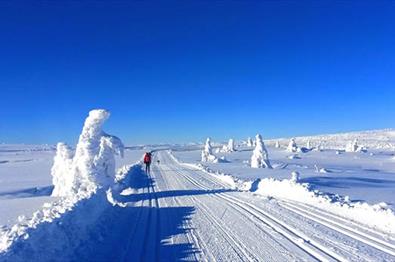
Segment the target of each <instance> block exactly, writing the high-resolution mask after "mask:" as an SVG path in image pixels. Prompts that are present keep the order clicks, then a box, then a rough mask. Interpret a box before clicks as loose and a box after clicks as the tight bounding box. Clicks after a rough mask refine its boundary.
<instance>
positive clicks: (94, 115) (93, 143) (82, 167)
mask: <svg viewBox="0 0 395 262" xmlns="http://www.w3.org/2000/svg"><path fill="white" fill-rule="evenodd" d="M109 116H110V113H109V112H108V111H106V110H102V109H98V110H92V111H91V112H90V113H89V116H88V117H87V119H86V120H85V124H84V127H83V130H82V133H81V135H80V137H79V141H78V144H77V147H76V151H75V154H74V155H73V153H72V151H71V149H70V148H69V147H68V146H67V145H65V144H64V143H59V144H58V146H57V153H56V156H55V158H54V165H53V167H52V170H51V173H52V176H53V184H54V190H53V193H52V196H57V197H61V198H60V199H59V200H57V201H55V202H53V203H47V204H44V206H43V208H42V209H41V210H39V211H37V212H35V213H34V214H33V216H32V217H31V218H29V219H26V218H23V217H21V218H20V219H19V223H17V224H16V225H14V226H12V227H11V228H1V229H0V254H1V253H4V252H6V251H7V250H8V249H9V248H10V247H11V245H13V243H15V242H18V240H25V239H28V238H29V237H30V235H31V232H32V231H35V230H43V236H42V237H46V236H45V235H46V234H48V235H49V234H50V233H51V232H50V231H48V230H49V229H50V228H52V227H56V225H54V226H51V224H52V223H53V222H55V221H57V222H58V223H63V222H62V221H61V220H62V219H63V218H62V217H63V216H65V215H66V214H68V213H69V212H71V211H72V210H74V209H75V207H76V206H80V205H83V204H82V203H80V202H81V201H82V202H84V203H85V202H86V201H87V200H88V199H90V198H92V196H95V193H99V194H98V195H100V196H95V199H96V201H98V202H100V204H97V205H95V204H94V203H92V204H89V205H91V206H92V208H90V210H89V211H88V212H87V213H86V214H81V216H74V219H76V220H78V221H74V223H76V227H78V228H79V230H84V226H83V225H85V224H86V222H85V219H88V220H89V218H90V217H92V216H95V214H97V213H100V210H101V209H102V208H103V206H105V205H103V204H102V202H103V201H104V202H106V203H107V200H106V197H105V196H106V194H105V192H106V191H108V190H109V188H110V191H111V189H112V188H116V185H117V184H114V183H115V182H116V181H115V157H114V155H115V154H120V155H121V156H122V155H123V144H122V142H121V140H120V139H119V138H117V137H115V136H110V135H108V134H106V133H105V132H104V131H102V125H103V124H104V122H105V121H106V120H107V119H108V117H109ZM121 180H122V179H121ZM119 181H120V180H118V181H117V182H118V184H119ZM100 192H101V193H100ZM88 202H89V201H88ZM79 220H81V221H79ZM48 223H49V224H48ZM69 223H70V225H71V224H72V223H73V221H69ZM59 226H61V227H62V225H59ZM63 233H64V234H66V235H65V236H63V237H65V238H68V237H72V236H68V235H67V232H63ZM71 233H72V234H76V235H78V234H79V232H71ZM34 234H40V233H34ZM55 239H57V238H55ZM38 241H39V239H38ZM30 242H31V241H30ZM35 245H37V246H39V243H34V242H33V243H32V247H30V248H34V246H35Z"/></svg>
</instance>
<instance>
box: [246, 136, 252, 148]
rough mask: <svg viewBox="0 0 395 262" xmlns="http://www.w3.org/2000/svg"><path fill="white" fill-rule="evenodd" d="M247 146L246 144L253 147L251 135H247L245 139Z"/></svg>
mask: <svg viewBox="0 0 395 262" xmlns="http://www.w3.org/2000/svg"><path fill="white" fill-rule="evenodd" d="M247 146H248V147H253V142H252V139H251V137H249V138H248V139H247Z"/></svg>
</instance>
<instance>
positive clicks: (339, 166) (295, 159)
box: [173, 131, 395, 210]
mask: <svg viewBox="0 0 395 262" xmlns="http://www.w3.org/2000/svg"><path fill="white" fill-rule="evenodd" d="M367 134H368V135H369V136H368V135H367ZM375 135H377V137H378V139H377V140H376V142H374V141H375V140H374V138H373V137H371V136H375ZM355 138H359V143H360V144H361V145H364V146H365V145H369V147H368V146H366V147H367V151H366V152H345V151H344V148H345V146H346V145H347V143H349V142H350V141H353V140H354V139H355ZM276 141H280V146H281V147H280V148H276V147H275V142H276ZM307 141H311V142H310V143H311V144H312V145H315V146H318V145H319V144H324V145H325V146H324V147H323V149H322V150H321V151H318V150H314V149H312V150H307V152H305V153H303V152H295V153H292V152H288V151H287V150H286V149H287V145H288V142H289V139H281V140H269V141H267V143H266V144H267V145H269V146H267V150H268V153H269V159H270V163H271V165H272V166H273V169H267V168H259V169H256V168H251V167H250V162H249V161H250V158H251V155H252V154H253V152H252V151H253V149H254V148H253V147H247V146H245V145H243V146H241V147H238V150H237V151H235V152H230V153H221V152H219V153H216V154H215V155H216V157H218V158H221V157H222V158H225V159H226V160H227V161H223V162H220V163H200V150H196V149H195V150H189V149H185V150H182V149H177V150H173V154H174V155H175V156H176V158H177V159H179V160H180V161H182V162H186V163H195V164H202V165H203V166H206V167H208V168H210V169H211V170H212V171H214V172H216V171H219V172H220V173H224V174H229V175H231V176H234V177H236V178H240V179H243V180H255V179H258V178H260V179H262V178H275V179H280V180H281V179H290V178H291V173H292V172H293V171H297V172H298V173H299V174H300V180H299V182H300V183H308V184H309V185H310V186H311V188H312V189H317V190H319V191H321V192H323V193H327V194H331V195H336V194H337V195H339V196H341V197H346V196H348V197H349V199H350V200H351V201H364V202H367V203H369V204H377V203H380V202H385V203H386V204H387V205H388V206H389V207H391V208H392V209H393V210H395V206H394V205H395V200H394V199H395V158H394V155H395V150H394V148H393V145H395V132H393V131H382V132H379V131H374V132H373V131H371V132H362V133H351V134H342V135H338V136H336V135H332V136H330V135H326V136H318V137H307V138H297V139H296V143H297V145H298V146H299V147H306V144H307ZM329 148H330V149H329Z"/></svg>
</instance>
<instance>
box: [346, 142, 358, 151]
mask: <svg viewBox="0 0 395 262" xmlns="http://www.w3.org/2000/svg"><path fill="white" fill-rule="evenodd" d="M357 151H359V146H358V139H354V141H352V142H350V143H348V144H347V146H346V152H357Z"/></svg>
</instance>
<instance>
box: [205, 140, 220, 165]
mask: <svg viewBox="0 0 395 262" xmlns="http://www.w3.org/2000/svg"><path fill="white" fill-rule="evenodd" d="M201 156H202V162H214V161H216V159H217V157H216V156H214V155H213V148H212V146H211V139H210V138H209V137H208V138H207V140H206V144H205V145H204V149H203V150H202V154H201Z"/></svg>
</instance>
